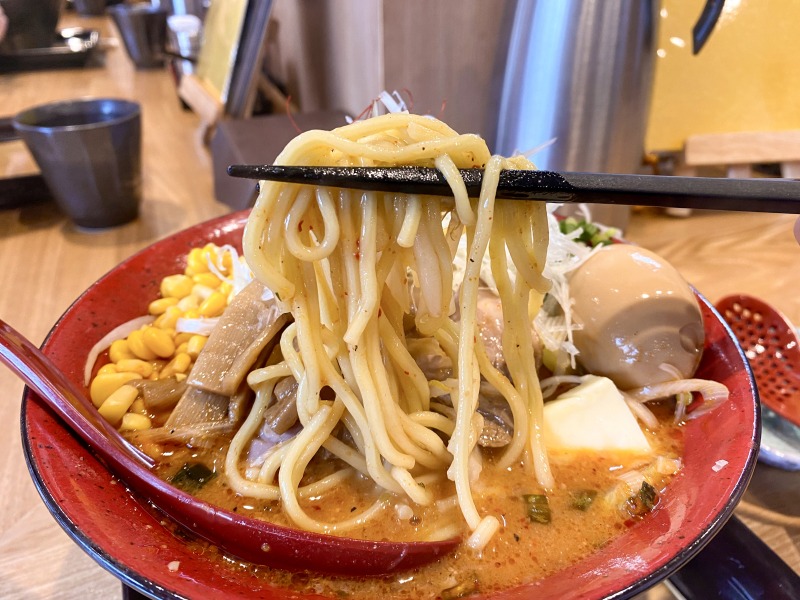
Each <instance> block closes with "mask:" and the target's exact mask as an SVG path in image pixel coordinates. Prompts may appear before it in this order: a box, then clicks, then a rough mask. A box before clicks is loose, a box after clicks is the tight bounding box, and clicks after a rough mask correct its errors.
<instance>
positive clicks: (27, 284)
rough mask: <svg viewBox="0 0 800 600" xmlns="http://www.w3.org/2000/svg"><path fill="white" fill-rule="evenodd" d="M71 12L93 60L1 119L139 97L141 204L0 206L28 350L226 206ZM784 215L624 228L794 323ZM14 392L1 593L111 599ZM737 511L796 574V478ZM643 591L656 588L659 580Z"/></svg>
mask: <svg viewBox="0 0 800 600" xmlns="http://www.w3.org/2000/svg"><path fill="white" fill-rule="evenodd" d="M71 19H72V23H73V24H78V25H81V26H88V27H93V28H97V29H99V30H100V31H101V35H102V36H103V39H104V40H105V41H106V49H105V60H104V66H100V67H97V68H86V69H79V70H68V71H47V72H27V73H20V74H13V75H0V110H1V111H2V112H3V113H4V114H7V115H11V114H14V113H15V112H16V111H18V110H21V109H23V108H27V107H29V106H33V105H36V104H39V103H42V102H46V101H51V100H60V99H66V98H73V97H79V96H103V95H106V96H117V97H122V98H128V99H132V100H137V101H139V102H141V103H142V106H143V131H144V202H143V205H142V213H141V217H140V218H139V219H138V220H137V221H135V222H133V223H130V224H128V225H125V226H122V227H119V228H115V229H111V230H106V231H100V232H96V233H86V232H83V231H78V230H76V229H75V228H74V227H72V226H71V225H70V223H69V222H68V221H67V220H66V219H65V218H64V217H63V216H62V215H61V214H60V213H59V212H58V211H57V210H56V209H55V208H54V206H52V205H51V204H41V205H37V206H30V207H24V208H19V209H6V210H0V264H2V269H0V290H2V293H1V294H0V316H2V318H3V319H5V320H6V321H7V322H9V323H10V324H11V325H12V326H14V327H15V328H17V329H18V330H20V331H21V332H22V333H24V334H25V335H27V336H28V337H29V338H31V339H32V340H33V341H34V342H36V343H37V344H38V343H41V342H42V341H43V339H44V337H45V335H46V334H47V332H48V330H49V329H50V327H51V326H52V325H53V323H54V322H55V321H56V320H57V318H58V317H59V315H61V313H62V312H63V311H64V310H65V309H66V308H67V307H68V306H69V304H70V303H71V302H72V300H73V299H74V298H76V297H77V296H78V295H79V294H80V293H81V292H82V291H83V290H84V289H85V288H86V287H88V286H89V285H90V284H91V283H92V282H93V281H95V280H96V279H97V278H98V277H100V276H101V275H102V274H104V273H105V272H106V271H108V270H109V269H111V268H112V267H113V266H115V265H116V264H118V263H119V262H120V261H122V260H123V259H124V258H126V257H128V256H129V255H131V254H133V253H134V252H135V251H137V250H139V249H141V248H143V247H145V246H147V245H149V244H150V243H152V242H154V241H155V240H158V239H160V238H162V237H164V236H166V235H168V234H170V233H173V232H175V231H178V230H181V229H183V228H185V227H187V226H190V225H192V224H195V223H198V222H201V221H204V220H206V219H209V218H212V217H215V216H218V215H221V214H224V213H226V212H227V211H228V208H227V206H225V205H223V204H220V203H218V202H216V201H215V199H214V195H213V191H212V175H211V158H210V154H209V152H208V149H207V148H206V147H205V146H204V145H203V142H202V135H201V132H200V130H199V122H198V120H197V118H196V117H195V116H194V115H193V114H192V113H190V112H187V111H184V110H183V109H182V107H181V105H180V103H179V101H178V98H177V95H176V92H175V86H174V83H173V81H172V79H171V76H170V75H169V74H168V72H167V71H166V70H155V71H136V70H134V69H133V67H132V65H131V63H130V61H129V60H128V58H127V56H126V55H125V52H124V50H123V48H122V47H121V45H120V44H119V42H117V40H116V35H117V34H116V31H115V30H114V29H113V28H112V27H111V26H109V24H108V23H107V22H106V21H105V20H104V19H98V18H95V19H86V18H83V19H79V18H78V17H71ZM115 42H117V43H116V44H115ZM115 46H116V47H115ZM0 116H2V115H0ZM30 171H35V167H34V166H33V163H32V162H31V159H30V157H29V155H28V154H27V152H26V150H25V148H24V146H23V145H22V144H21V142H6V143H4V144H0V177H3V176H9V175H15V174H21V173H26V172H30ZM793 222H794V219H793V217H791V216H787V215H763V214H742V213H739V214H735V213H714V212H695V213H694V214H693V215H692V216H690V217H688V218H682V219H676V218H672V217H669V216H666V215H664V214H663V213H660V212H657V211H641V212H635V213H634V215H633V217H632V220H631V224H630V226H629V228H628V231H627V232H626V234H627V237H628V238H629V239H631V240H632V241H634V242H636V243H639V244H641V245H643V246H646V247H648V248H650V249H652V250H654V251H656V252H658V253H660V254H661V255H663V256H664V257H666V258H668V259H669V260H670V261H671V262H673V264H675V266H676V267H678V269H679V270H680V271H682V273H683V274H684V275H685V276H686V278H687V279H688V280H689V281H691V282H692V283H694V284H695V285H696V287H697V288H698V289H699V290H700V291H701V292H703V293H704V294H705V295H706V296H707V297H708V298H709V299H710V300H712V301H715V300H717V299H719V298H721V297H722V296H724V295H726V294H729V293H735V292H747V293H750V294H753V295H757V296H760V297H761V298H763V299H765V300H768V301H769V302H771V303H773V304H774V305H775V306H777V307H779V308H780V309H781V310H782V311H783V312H784V313H785V314H786V315H787V316H788V317H789V318H790V319H792V320H793V321H794V322H795V323H800V294H799V293H798V287H800V286H799V285H798V275H799V274H800V246H798V244H797V243H796V242H795V240H794V238H793V237H792V233H791V229H792V224H793ZM22 388H23V386H22V384H21V383H20V382H19V381H18V380H17V379H16V378H15V377H14V376H13V375H12V374H11V373H10V372H9V371H8V370H6V369H4V368H0V389H2V390H3V402H2V403H0V598H4V599H6V600H11V599H20V600H21V599H25V600H34V599H45V598H76V599H78V598H80V599H87V598H114V597H119V596H120V584H119V582H118V581H117V580H116V579H115V578H114V577H113V576H112V575H111V574H109V573H107V572H106V571H104V570H103V569H102V568H101V567H100V566H98V565H97V564H96V563H95V562H94V561H93V560H92V559H90V558H89V557H88V556H87V555H85V554H84V553H83V551H82V550H81V549H80V548H78V546H76V545H75V544H74V543H73V542H72V541H71V540H70V539H69V538H68V537H67V535H66V534H65V533H64V532H63V531H62V530H61V529H60V527H59V526H58V525H57V524H56V522H55V521H54V520H53V518H52V517H51V516H50V514H49V513H48V511H47V509H46V508H45V506H44V504H43V503H42V502H41V500H40V499H39V497H38V495H37V492H36V490H35V489H34V487H33V484H32V483H31V479H30V476H29V475H28V472H27V469H26V466H25V461H24V458H23V455H22V449H21V441H20V431H19V402H20V397H21V395H22ZM737 514H738V515H739V516H740V517H741V518H742V519H743V520H744V521H745V522H746V523H747V524H748V525H749V526H750V527H751V528H752V529H753V530H754V531H755V532H757V533H758V535H759V536H761V538H762V539H764V540H765V541H766V543H767V544H768V545H769V546H771V547H772V548H773V549H774V550H775V551H776V552H777V553H778V554H779V555H780V556H781V557H782V558H783V559H784V560H785V561H786V562H788V563H789V564H790V565H791V566H792V567H793V568H794V569H795V571H797V572H799V573H800V473H790V472H785V471H780V470H777V469H773V468H770V467H767V466H764V465H759V466H758V468H757V471H756V474H755V477H754V479H753V481H752V483H751V485H750V487H749V489H748V492H747V494H746V496H745V500H744V502H743V503H742V505H741V506H740V507H739V509H737ZM647 596H648V598H661V597H668V593H667V592H666V591H665V588H664V587H663V586H659V587H658V588H656V589H655V590H653V591H652V592H650V593H649V594H647Z"/></svg>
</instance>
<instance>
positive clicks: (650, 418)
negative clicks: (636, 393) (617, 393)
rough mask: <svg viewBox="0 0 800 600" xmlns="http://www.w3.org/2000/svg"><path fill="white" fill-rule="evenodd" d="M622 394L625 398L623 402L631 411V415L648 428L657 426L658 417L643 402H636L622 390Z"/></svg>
mask: <svg viewBox="0 0 800 600" xmlns="http://www.w3.org/2000/svg"><path fill="white" fill-rule="evenodd" d="M622 396H623V398H625V404H627V405H628V408H629V409H630V411H631V412H632V413H633V416H635V417H636V418H637V419H639V420H640V421H641V422H642V423H644V425H645V427H648V428H650V429H656V428H657V427H658V418H657V417H656V416H655V415H654V414H653V411H651V410H650V409H649V408H647V407H646V406H645V405H644V403H642V402H637V401H636V400H634V399H633V398H631V397H629V396H627V395H626V394H625V393H624V392H623V394H622Z"/></svg>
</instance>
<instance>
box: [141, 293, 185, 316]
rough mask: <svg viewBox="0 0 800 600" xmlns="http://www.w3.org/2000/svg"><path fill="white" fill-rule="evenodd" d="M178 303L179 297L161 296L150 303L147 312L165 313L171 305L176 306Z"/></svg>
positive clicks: (152, 313)
mask: <svg viewBox="0 0 800 600" xmlns="http://www.w3.org/2000/svg"><path fill="white" fill-rule="evenodd" d="M176 304H178V299H177V298H171V297H169V298H159V299H158V300H153V301H152V302H151V303H150V305H149V306H148V307H147V312H149V313H150V314H151V315H163V314H164V312H166V310H167V309H168V308H169V307H170V306H175V305H176Z"/></svg>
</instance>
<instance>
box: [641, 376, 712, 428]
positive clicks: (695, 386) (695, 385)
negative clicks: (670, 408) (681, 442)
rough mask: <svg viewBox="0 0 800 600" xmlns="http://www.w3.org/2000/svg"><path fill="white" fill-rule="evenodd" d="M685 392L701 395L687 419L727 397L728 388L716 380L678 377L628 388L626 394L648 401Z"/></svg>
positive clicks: (706, 410)
mask: <svg viewBox="0 0 800 600" xmlns="http://www.w3.org/2000/svg"><path fill="white" fill-rule="evenodd" d="M686 392H698V393H699V394H700V395H701V396H703V404H702V406H700V408H698V409H697V410H694V411H692V412H691V413H690V414H689V415H688V418H689V419H694V418H696V417H698V416H700V415H703V414H705V413H707V412H709V411H711V410H713V409H714V408H716V407H717V406H719V405H720V403H722V402H725V401H726V400H727V399H728V388H727V387H725V386H724V385H723V384H721V383H719V382H717V381H711V380H709V379H680V380H678V381H667V382H665V383H657V384H654V385H646V386H644V387H641V388H637V389H635V390H628V392H627V394H628V395H629V396H630V397H631V398H633V399H634V400H635V401H636V402H649V401H651V400H659V399H661V398H669V397H670V396H676V395H678V394H681V393H686Z"/></svg>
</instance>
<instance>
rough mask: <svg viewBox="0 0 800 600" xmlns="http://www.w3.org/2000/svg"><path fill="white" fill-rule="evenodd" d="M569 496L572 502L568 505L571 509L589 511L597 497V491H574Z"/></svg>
mask: <svg viewBox="0 0 800 600" xmlns="http://www.w3.org/2000/svg"><path fill="white" fill-rule="evenodd" d="M570 496H572V502H571V503H570V506H572V508H574V509H576V510H582V511H586V510H589V507H590V506H591V505H592V502H594V499H595V498H596V497H597V490H576V491H574V492H571V493H570Z"/></svg>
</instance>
